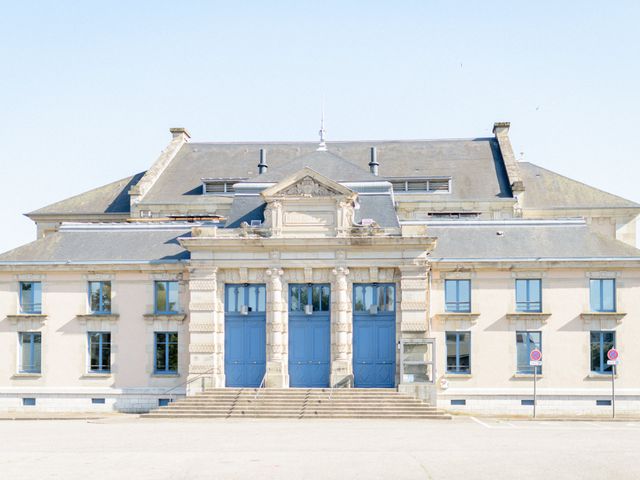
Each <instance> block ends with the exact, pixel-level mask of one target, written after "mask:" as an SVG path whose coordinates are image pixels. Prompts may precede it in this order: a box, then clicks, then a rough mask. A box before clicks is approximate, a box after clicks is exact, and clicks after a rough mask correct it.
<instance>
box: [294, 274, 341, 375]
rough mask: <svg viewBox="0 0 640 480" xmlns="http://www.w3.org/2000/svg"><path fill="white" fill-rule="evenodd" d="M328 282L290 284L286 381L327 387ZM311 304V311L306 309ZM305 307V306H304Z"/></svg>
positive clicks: (329, 338)
mask: <svg viewBox="0 0 640 480" xmlns="http://www.w3.org/2000/svg"><path fill="white" fill-rule="evenodd" d="M329 295H330V292H329V286H328V285H304V284H294V285H290V287H289V384H290V386H291V387H310V388H316V387H328V386H329V370H330V361H329V359H330V353H331V336H330V333H331V326H330V314H329V309H330V305H331V302H330V300H329ZM307 305H310V306H312V307H313V311H311V312H310V311H308V310H307V311H305V306H307ZM307 308H308V307H307Z"/></svg>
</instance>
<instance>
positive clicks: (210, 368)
mask: <svg viewBox="0 0 640 480" xmlns="http://www.w3.org/2000/svg"><path fill="white" fill-rule="evenodd" d="M189 293H190V300H189V377H188V380H193V381H192V382H191V383H189V384H188V385H187V394H188V395H193V394H194V393H197V392H200V391H202V390H203V389H205V388H215V387H224V384H225V381H224V332H223V330H224V315H223V313H222V305H221V304H220V302H219V301H218V268H217V267H213V266H196V267H193V268H192V269H191V270H190V271H189Z"/></svg>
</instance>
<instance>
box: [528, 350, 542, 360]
mask: <svg viewBox="0 0 640 480" xmlns="http://www.w3.org/2000/svg"><path fill="white" fill-rule="evenodd" d="M529 358H530V359H531V360H532V361H533V362H539V361H541V360H542V352H541V351H540V350H538V349H537V348H535V349H533V350H531V353H530V354H529Z"/></svg>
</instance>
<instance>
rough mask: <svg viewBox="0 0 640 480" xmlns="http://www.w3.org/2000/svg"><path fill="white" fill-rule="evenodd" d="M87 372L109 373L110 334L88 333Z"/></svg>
mask: <svg viewBox="0 0 640 480" xmlns="http://www.w3.org/2000/svg"><path fill="white" fill-rule="evenodd" d="M88 336H89V371H90V372H92V373H109V372H110V371H111V333H110V332H89V333H88Z"/></svg>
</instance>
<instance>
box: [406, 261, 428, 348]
mask: <svg viewBox="0 0 640 480" xmlns="http://www.w3.org/2000/svg"><path fill="white" fill-rule="evenodd" d="M399 268H400V312H399V313H400V332H401V336H402V337H405V336H406V337H407V338H426V336H427V333H428V330H429V308H428V290H429V278H428V271H429V267H428V265H426V264H419V265H403V266H400V267H399Z"/></svg>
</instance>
